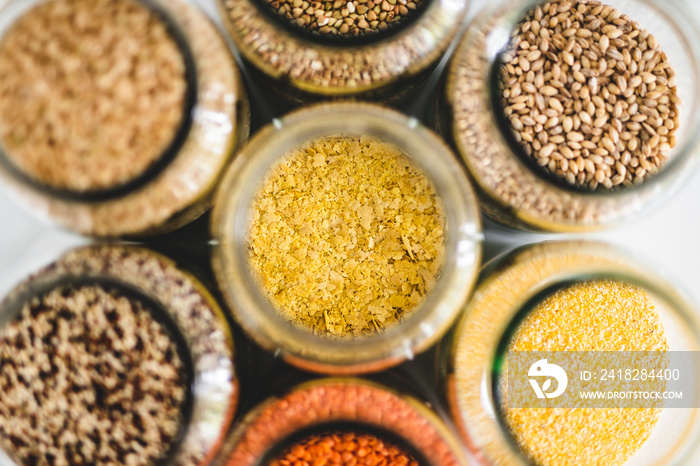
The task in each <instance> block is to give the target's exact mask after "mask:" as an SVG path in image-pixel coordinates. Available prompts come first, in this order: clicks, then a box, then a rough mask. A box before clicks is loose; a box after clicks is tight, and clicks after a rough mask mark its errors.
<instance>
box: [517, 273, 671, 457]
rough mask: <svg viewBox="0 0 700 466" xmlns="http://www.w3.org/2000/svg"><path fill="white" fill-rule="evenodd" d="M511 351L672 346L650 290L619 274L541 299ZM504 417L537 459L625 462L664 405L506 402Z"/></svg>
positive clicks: (600, 349)
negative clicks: (595, 406)
mask: <svg viewBox="0 0 700 466" xmlns="http://www.w3.org/2000/svg"><path fill="white" fill-rule="evenodd" d="M509 349H510V350H511V351H666V350H667V349H668V344H667V341H666V336H665V334H664V329H663V325H662V323H661V320H660V318H659V315H658V313H657V312H656V310H655V308H654V304H653V303H652V302H651V300H650V299H649V297H648V296H647V295H646V293H645V292H644V291H643V290H642V289H640V288H638V287H635V286H632V285H628V284H625V283H622V282H619V281H611V280H597V281H590V282H581V283H578V284H576V285H573V286H570V287H568V288H565V289H562V290H559V291H557V292H556V293H554V294H552V295H551V296H549V297H548V298H546V299H544V300H543V301H542V302H541V303H539V304H538V305H537V306H536V307H535V308H534V309H533V310H532V311H531V312H530V313H529V314H528V315H527V317H526V318H525V319H524V320H523V322H522V324H521V325H520V326H519V328H518V330H517V331H516V332H515V335H514V336H513V340H512V342H511V345H510V348H509ZM504 413H505V419H506V422H507V424H508V425H509V428H510V430H511V432H512V434H513V437H514V438H515V440H516V442H517V443H518V444H519V445H520V446H521V448H522V449H523V451H524V452H525V454H526V455H527V456H528V457H529V458H530V459H531V460H532V461H534V462H535V463H537V464H541V465H547V466H559V465H562V466H563V465H606V466H608V465H610V466H613V465H620V464H623V463H625V462H626V461H627V460H628V459H629V458H630V457H631V456H632V455H633V454H634V453H635V452H636V451H637V450H639V448H640V447H641V446H642V444H643V443H644V442H645V441H646V440H647V438H648V437H649V435H650V434H651V432H652V430H653V428H654V426H655V424H656V422H657V420H658V418H659V415H660V414H661V410H660V409H652V408H646V409H629V408H619V409H584V408H577V409H563V408H556V409H532V408H530V409H527V408H519V409H518V408H506V409H504Z"/></svg>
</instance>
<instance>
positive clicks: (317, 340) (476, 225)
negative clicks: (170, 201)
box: [212, 103, 482, 374]
mask: <svg viewBox="0 0 700 466" xmlns="http://www.w3.org/2000/svg"><path fill="white" fill-rule="evenodd" d="M327 136H369V137H372V138H375V139H378V140H380V141H383V142H387V143H390V144H392V145H394V146H396V147H397V148H398V149H400V150H401V151H402V152H403V153H404V154H405V155H406V156H407V157H408V158H409V159H411V160H412V161H413V162H415V163H416V164H417V165H418V167H420V168H421V169H422V170H423V171H424V172H425V174H426V175H427V176H428V178H429V179H431V180H432V182H433V184H434V186H435V189H436V192H437V195H438V196H439V197H440V198H441V199H442V202H443V204H444V211H445V215H444V217H445V222H446V228H445V230H446V239H445V254H444V257H445V260H444V264H443V265H442V269H441V272H440V275H439V277H438V278H437V281H436V284H435V286H434V288H433V289H432V291H430V292H429V293H427V295H426V297H425V301H423V303H422V304H421V305H420V306H419V307H417V308H416V309H414V310H413V311H412V315H411V316H410V318H406V319H405V320H403V321H401V322H400V323H398V324H396V325H393V326H392V327H390V328H387V329H386V330H385V331H382V333H375V334H372V335H368V336H361V337H356V338H354V337H347V338H329V337H326V336H324V335H316V334H312V333H311V332H310V331H307V330H305V329H302V328H300V327H298V326H295V325H293V324H291V323H290V322H288V321H287V320H286V319H284V318H283V317H282V316H281V314H280V313H279V312H278V311H277V310H275V309H274V307H273V305H272V304H271V302H270V301H269V300H268V298H267V297H266V296H265V295H264V293H263V292H262V290H261V286H260V285H259V284H258V283H257V280H256V279H255V276H254V274H253V271H252V269H251V267H250V266H249V263H248V239H247V232H248V231H249V224H248V221H249V211H250V206H251V205H252V200H253V196H254V195H255V193H256V192H257V190H258V188H259V186H260V183H261V182H262V181H263V180H264V179H265V177H266V175H267V173H268V170H269V168H270V167H272V166H273V165H274V164H275V162H276V161H277V160H279V159H280V158H281V157H283V156H285V155H286V154H287V153H289V152H290V151H291V150H294V149H297V148H301V147H303V146H304V145H305V144H307V143H308V142H310V141H313V140H316V139H318V138H321V137H327ZM212 235H213V238H214V239H215V247H214V250H213V252H212V254H213V257H212V264H213V268H214V272H215V275H216V278H217V282H218V284H219V288H220V289H221V291H222V293H223V295H224V297H225V299H226V301H227V302H228V304H229V307H230V308H231V309H232V311H233V315H234V317H235V319H236V320H237V321H238V322H239V323H240V325H241V326H242V327H243V328H244V330H245V331H246V332H247V333H248V334H249V335H250V336H251V337H252V338H253V339H254V340H255V341H256V342H257V343H258V344H259V345H260V346H262V347H263V348H265V349H267V350H269V351H272V352H274V353H275V354H278V355H280V356H281V357H282V358H283V359H284V360H285V361H287V362H289V363H291V364H293V365H295V366H298V367H300V368H303V369H306V370H310V371H317V372H328V373H334V374H338V373H343V374H348V373H359V372H370V371H378V370H381V369H383V368H386V367H389V366H391V365H394V364H397V363H399V362H401V361H403V360H406V359H412V358H413V356H414V354H416V353H418V352H421V351H423V350H425V349H427V348H428V347H429V346H431V345H432V344H433V343H435V342H436V341H437V340H439V339H440V337H441V336H442V335H443V334H444V333H445V331H446V330H447V329H448V328H449V327H450V325H451V324H452V322H453V321H454V319H455V318H456V316H457V315H458V313H459V312H460V310H461V308H462V306H463V304H464V302H465V300H466V299H467V297H468V296H469V293H470V291H471V287H472V284H473V280H474V279H475V275H476V270H477V267H478V264H479V262H480V258H481V239H482V233H481V224H480V218H479V212H478V207H477V205H476V200H475V197H474V195H473V193H472V190H471V187H470V185H469V182H468V180H467V178H466V176H465V174H464V172H463V170H462V168H461V166H460V165H459V162H458V160H457V159H456V158H455V157H454V156H453V154H452V153H451V152H450V151H449V149H448V148H447V147H446V146H445V145H444V143H442V142H441V140H440V139H439V138H438V137H437V136H436V135H435V134H433V133H432V132H431V131H429V130H428V129H426V128H424V127H422V126H421V125H420V124H419V123H418V121H417V120H416V119H415V118H411V117H408V116H405V115H402V114H400V113H398V112H396V111H393V110H389V109H386V108H382V107H380V106H376V105H372V104H363V103H333V104H320V105H316V106H312V107H309V108H307V109H304V110H301V111H298V112H294V113H292V114H290V115H287V116H285V117H284V118H282V119H280V120H274V121H273V124H271V125H269V126H267V127H266V128H264V129H262V130H261V131H260V132H258V133H257V135H256V136H255V137H254V138H253V139H252V140H251V141H250V143H249V144H248V145H247V146H246V147H245V148H244V150H243V151H242V152H241V153H240V154H239V156H237V157H236V161H235V162H234V164H233V165H232V166H231V168H230V170H229V171H228V172H227V174H226V176H225V178H224V181H223V182H222V185H221V188H220V189H219V192H218V195H217V199H216V203H215V207H214V210H213V211H212Z"/></svg>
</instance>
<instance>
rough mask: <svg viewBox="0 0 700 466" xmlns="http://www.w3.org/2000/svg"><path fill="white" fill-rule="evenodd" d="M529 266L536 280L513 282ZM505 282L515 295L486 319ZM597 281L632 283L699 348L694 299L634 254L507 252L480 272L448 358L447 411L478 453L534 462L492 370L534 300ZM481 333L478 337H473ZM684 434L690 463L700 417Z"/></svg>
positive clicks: (571, 246) (548, 247) (581, 244)
mask: <svg viewBox="0 0 700 466" xmlns="http://www.w3.org/2000/svg"><path fill="white" fill-rule="evenodd" d="M526 264H535V266H532V267H528V266H527V265H526ZM523 267H525V268H527V270H529V271H530V275H528V277H527V279H526V280H525V281H524V282H523V283H520V284H517V283H514V281H517V280H520V278H518V277H520V276H521V275H518V276H516V275H515V274H517V273H520V272H522V270H519V269H521V268H523ZM499 277H502V278H503V280H505V282H504V283H506V284H509V285H510V286H508V285H506V286H507V287H508V289H509V294H511V295H512V296H503V295H502V294H499V297H502V298H503V299H502V300H500V301H499V304H498V305H497V307H493V306H489V312H488V316H487V315H485V314H484V313H483V312H478V306H479V303H478V301H479V300H485V299H489V298H488V296H489V295H493V294H494V293H496V289H495V288H493V287H494V286H495V283H496V282H497V281H498V280H499ZM599 278H608V279H613V280H621V281H623V282H627V283H632V284H634V285H637V286H640V287H641V288H642V289H643V290H645V291H648V292H650V293H651V294H652V295H653V296H654V297H655V298H657V299H659V300H660V301H661V302H663V303H668V304H671V306H668V310H669V311H670V312H671V314H672V315H673V316H674V317H678V318H679V319H680V321H681V322H682V323H683V324H686V325H688V326H689V329H688V333H689V334H690V337H691V338H692V339H693V343H694V344H696V345H698V347H700V313H698V310H697V308H696V307H695V305H694V303H693V301H692V300H691V299H690V298H689V297H688V295H687V294H686V293H685V292H684V290H679V289H677V288H675V287H673V286H672V285H671V284H670V283H668V282H667V281H666V279H665V278H664V277H661V276H659V275H658V274H657V273H656V272H654V271H653V270H652V269H651V268H650V267H648V266H647V265H646V264H644V263H643V262H641V263H640V261H639V259H638V258H637V257H635V256H633V255H632V253H631V252H628V251H626V250H624V249H620V248H617V247H615V246H613V245H611V244H608V243H605V242H601V241H589V240H565V241H552V242H546V243H536V244H528V245H524V246H520V247H517V248H515V249H513V250H511V251H507V252H505V253H503V254H501V255H499V256H497V257H496V258H494V259H492V260H491V261H489V262H488V263H487V264H485V265H484V267H483V268H482V271H481V274H480V277H479V284H478V285H477V287H476V290H475V292H474V295H473V296H474V297H473V298H472V299H471V300H470V302H469V303H468V304H467V306H466V307H465V312H464V314H463V316H462V317H461V319H460V321H459V322H458V323H457V325H456V326H455V330H454V332H453V334H452V335H451V338H450V341H449V342H448V345H449V346H448V351H447V353H446V355H447V359H448V360H447V361H446V364H447V375H446V377H447V380H448V383H447V391H448V393H447V399H448V404H449V408H450V411H451V412H452V414H453V418H454V419H455V421H456V423H457V426H458V428H459V430H460V432H461V434H462V437H463V438H464V439H465V440H466V441H467V445H468V446H469V448H470V449H471V450H474V452H475V453H479V454H481V455H484V456H486V457H487V458H493V455H499V458H501V459H506V460H507V462H508V464H523V465H524V464H528V462H527V460H526V459H525V456H524V455H523V453H522V451H521V450H520V448H519V447H518V446H517V445H516V444H515V442H514V441H513V439H512V436H511V434H510V433H509V432H508V430H507V427H506V421H505V420H504V419H503V418H502V417H501V415H502V409H501V408H500V407H499V406H498V405H497V399H498V396H497V395H496V389H497V388H498V387H497V383H498V381H497V378H496V377H497V375H496V374H495V373H494V372H493V368H494V367H495V366H494V363H495V362H496V359H497V358H498V356H499V355H498V354H497V353H498V351H499V350H501V349H503V348H502V347H503V338H504V336H505V333H506V332H507V331H508V330H512V326H513V321H514V320H515V319H518V320H520V319H522V317H523V316H522V312H521V311H522V309H523V308H524V307H525V306H527V305H528V304H532V302H531V301H532V299H534V298H535V297H536V296H540V295H542V292H543V291H545V290H550V289H552V288H553V287H555V286H562V285H564V284H567V283H568V284H571V283H572V282H581V281H588V280H595V279H599ZM492 288H493V289H492ZM476 296H479V298H478V299H477V298H476ZM477 327H478V335H474V334H473V333H474V332H476V331H477ZM468 335H469V336H470V338H468ZM467 352H468V353H469V357H468V359H467V358H466V354H467ZM467 394H469V395H467ZM686 430H687V431H688V432H687V434H686V438H685V439H684V442H683V443H682V446H681V447H679V449H680V450H681V452H680V453H679V454H680V455H681V456H682V457H684V458H688V457H690V456H691V455H693V454H695V453H697V452H698V451H700V443H698V439H700V421H697V419H696V421H695V425H694V426H690V427H688V428H687V429H686ZM692 445H695V446H694V447H692ZM681 462H682V461H681Z"/></svg>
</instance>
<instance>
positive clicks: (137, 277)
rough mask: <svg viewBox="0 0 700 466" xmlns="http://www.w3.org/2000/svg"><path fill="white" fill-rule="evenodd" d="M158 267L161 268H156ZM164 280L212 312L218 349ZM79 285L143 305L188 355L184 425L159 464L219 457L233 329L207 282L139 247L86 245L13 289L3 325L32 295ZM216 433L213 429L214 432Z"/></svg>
mask: <svg viewBox="0 0 700 466" xmlns="http://www.w3.org/2000/svg"><path fill="white" fill-rule="evenodd" d="M149 261H153V262H149ZM156 263H157V264H158V267H152V266H153V265H155V264H156ZM154 268H157V269H158V272H162V273H163V277H159V276H158V273H154V272H153V269H154ZM159 279H160V280H163V279H167V280H174V279H177V280H178V286H181V287H182V288H181V289H180V290H179V293H182V292H183V291H182V290H185V291H189V292H190V293H192V294H193V295H196V296H197V298H198V304H199V306H201V308H202V309H208V312H210V313H211V317H210V318H208V319H206V325H208V326H209V331H211V330H212V329H216V330H217V331H218V332H220V334H221V335H220V336H221V337H223V338H222V339H221V341H219V342H218V343H217V345H219V346H218V349H216V348H215V349H213V350H208V349H207V350H205V348H203V347H201V340H202V338H201V336H200V335H199V334H200V333H201V332H202V329H199V328H196V327H197V326H192V325H186V324H185V323H184V322H183V316H185V314H188V313H189V312H190V311H189V309H188V308H187V307H188V306H194V305H193V304H192V302H193V301H192V300H182V299H181V295H180V294H177V293H174V292H173V291H171V290H168V289H167V287H163V286H160V285H159V284H158V283H157V282H158V280H159ZM76 281H77V283H78V284H79V286H85V285H87V286H89V285H90V284H94V285H97V286H104V287H106V288H113V289H116V290H117V291H118V292H124V293H125V295H126V296H127V297H129V296H133V297H135V298H136V299H138V300H139V301H141V302H142V303H143V304H145V306H146V307H147V309H148V311H149V313H151V315H152V317H153V319H154V320H156V321H158V322H159V323H161V324H162V325H164V327H165V328H166V333H167V334H168V337H169V338H170V339H171V340H172V341H173V343H174V344H175V345H176V347H177V349H178V354H180V355H181V357H182V360H183V364H184V365H185V366H186V367H185V368H184V370H185V371H186V372H187V380H186V381H185V389H186V392H187V393H186V399H185V401H184V404H183V419H182V421H181V425H180V426H179V427H178V434H177V436H176V437H174V438H173V440H172V442H171V445H170V447H169V449H168V451H167V456H166V457H164V458H163V459H162V461H161V462H159V463H158V464H162V465H165V464H170V463H172V462H173V461H178V460H180V459H181V458H182V457H185V456H190V455H192V454H198V455H200V457H201V459H202V460H206V459H211V458H213V457H214V455H216V454H217V453H218V451H219V449H220V447H221V443H222V441H223V439H224V437H225V435H226V433H227V431H228V429H229V427H230V425H231V423H232V421H233V417H234V414H235V411H236V408H237V406H238V396H239V390H238V379H237V376H236V373H235V363H234V359H233V356H234V342H233V336H232V333H231V329H230V327H229V325H228V322H227V320H226V317H225V315H224V313H223V311H222V310H221V308H220V307H219V305H218V303H217V302H216V300H215V299H214V298H213V297H212V296H211V294H210V293H209V291H208V290H207V289H206V288H205V286H204V284H202V282H200V281H199V279H198V278H197V277H195V276H193V275H191V274H190V273H188V272H186V271H184V270H182V269H180V268H179V267H178V266H177V264H175V263H174V262H173V261H172V260H171V259H169V258H167V257H166V256H163V255H161V254H160V253H157V252H155V251H152V250H150V249H147V248H144V247H141V246H133V245H114V244H95V245H88V246H82V247H78V248H75V249H72V250H70V251H68V252H66V253H65V254H64V255H62V256H61V257H60V258H59V259H57V260H56V261H54V262H52V263H51V264H49V265H47V266H45V267H43V268H41V269H40V270H38V271H37V272H35V273H33V274H31V275H30V276H29V277H28V278H26V279H25V280H24V281H23V282H21V283H20V284H18V285H17V286H16V287H14V288H13V289H12V290H11V291H10V292H9V293H8V294H7V295H6V296H5V297H4V298H3V299H2V301H0V309H2V310H3V312H2V313H0V316H1V318H0V325H3V326H4V325H5V324H6V323H7V322H9V321H10V320H11V319H12V318H13V317H14V314H16V313H17V312H19V311H20V310H21V308H22V305H23V304H24V303H25V302H27V300H28V299H31V297H33V296H37V295H38V294H44V293H46V292H49V291H51V290H54V289H56V287H57V286H62V285H67V284H75V283H76ZM184 318H186V319H191V318H192V316H191V315H189V314H188V315H187V316H186V317H184ZM223 348H225V350H223ZM224 353H226V354H224ZM212 374H213V375H214V377H212V376H211V375H212ZM203 426H205V427H206V428H203ZM212 427H215V429H214V430H212ZM217 429H218V430H217ZM193 448H194V449H198V450H196V451H195V450H192V449H193Z"/></svg>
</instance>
